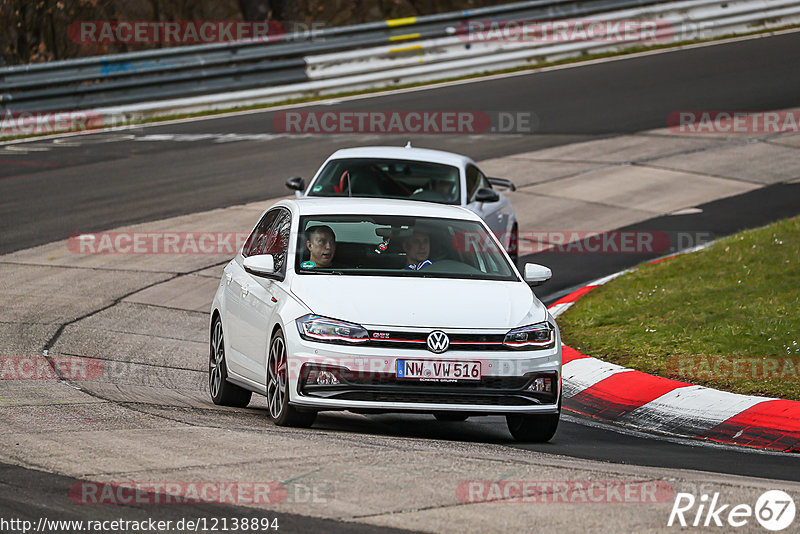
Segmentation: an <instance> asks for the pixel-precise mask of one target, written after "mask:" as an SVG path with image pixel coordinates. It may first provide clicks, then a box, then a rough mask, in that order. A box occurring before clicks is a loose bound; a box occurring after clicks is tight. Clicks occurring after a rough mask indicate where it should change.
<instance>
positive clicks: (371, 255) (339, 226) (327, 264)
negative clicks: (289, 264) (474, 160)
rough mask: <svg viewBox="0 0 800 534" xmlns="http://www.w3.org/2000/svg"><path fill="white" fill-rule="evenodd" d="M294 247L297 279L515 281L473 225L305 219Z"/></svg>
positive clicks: (337, 217)
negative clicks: (324, 275) (329, 275)
mask: <svg viewBox="0 0 800 534" xmlns="http://www.w3.org/2000/svg"><path fill="white" fill-rule="evenodd" d="M296 246H297V254H296V258H297V259H296V265H295V270H296V272H297V273H299V274H318V273H335V274H342V275H362V276H363V275H373V276H397V277H400V276H407V277H425V278H463V279H481V280H506V281H517V280H518V278H517V275H516V274H515V272H514V270H513V269H512V267H511V265H510V263H509V261H508V259H506V256H505V254H504V253H503V251H502V250H501V249H500V247H499V246H498V244H497V242H496V240H495V238H494V236H492V235H490V234H489V233H488V232H487V231H486V230H485V228H484V226H483V225H482V224H480V223H478V222H475V221H464V220H459V219H434V218H426V217H408V216H388V215H327V216H306V217H301V218H300V231H299V232H298V238H297V244H296Z"/></svg>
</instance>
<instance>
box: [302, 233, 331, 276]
mask: <svg viewBox="0 0 800 534" xmlns="http://www.w3.org/2000/svg"><path fill="white" fill-rule="evenodd" d="M306 247H307V248H308V251H309V253H310V257H309V261H311V262H313V265H311V266H310V267H321V268H327V267H330V266H331V264H332V263H333V255H334V254H336V234H334V233H333V230H332V229H331V227H330V226H326V225H319V226H312V227H311V228H308V229H307V230H306Z"/></svg>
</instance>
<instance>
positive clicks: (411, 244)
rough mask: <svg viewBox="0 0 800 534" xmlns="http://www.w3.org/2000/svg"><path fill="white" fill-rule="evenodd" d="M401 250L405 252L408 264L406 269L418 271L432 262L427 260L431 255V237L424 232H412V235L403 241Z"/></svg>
mask: <svg viewBox="0 0 800 534" xmlns="http://www.w3.org/2000/svg"><path fill="white" fill-rule="evenodd" d="M403 250H405V251H406V260H407V261H408V262H409V263H408V265H406V267H405V268H406V269H410V270H412V271H420V270H422V269H424V268H425V267H427V266H428V265H433V262H432V261H431V260H429V259H428V256H429V255H430V253H431V236H430V234H429V233H428V232H426V231H425V230H414V233H413V234H411V235H410V236H408V237H407V238H406V239H405V240H404V241H403Z"/></svg>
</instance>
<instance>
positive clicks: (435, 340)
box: [428, 330, 450, 354]
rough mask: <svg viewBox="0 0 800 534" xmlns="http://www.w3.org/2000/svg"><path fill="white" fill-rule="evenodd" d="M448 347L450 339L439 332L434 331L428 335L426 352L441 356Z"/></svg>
mask: <svg viewBox="0 0 800 534" xmlns="http://www.w3.org/2000/svg"><path fill="white" fill-rule="evenodd" d="M449 346H450V338H449V337H447V334H445V333H444V332H442V331H441V330H434V331H433V332H431V333H430V334H428V350H429V351H431V352H434V353H436V354H441V353H443V352H444V351H446V350H447V348H448V347H449Z"/></svg>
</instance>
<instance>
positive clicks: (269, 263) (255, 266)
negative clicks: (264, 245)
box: [242, 254, 275, 276]
mask: <svg viewBox="0 0 800 534" xmlns="http://www.w3.org/2000/svg"><path fill="white" fill-rule="evenodd" d="M242 266H243V267H244V270H245V271H247V272H248V273H250V274H253V275H256V276H269V275H273V274H275V258H273V257H272V254H256V255H255V256H248V257H246V258H245V259H244V262H243V263H242Z"/></svg>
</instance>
